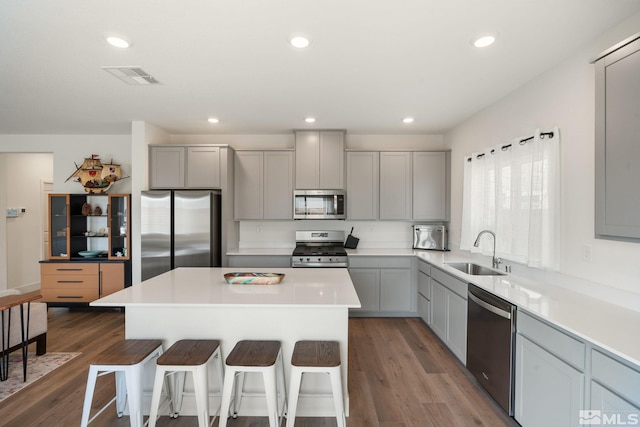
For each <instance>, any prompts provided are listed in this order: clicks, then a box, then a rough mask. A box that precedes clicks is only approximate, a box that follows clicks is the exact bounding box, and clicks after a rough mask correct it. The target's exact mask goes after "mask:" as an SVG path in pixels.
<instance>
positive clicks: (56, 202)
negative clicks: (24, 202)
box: [49, 194, 71, 259]
mask: <svg viewBox="0 0 640 427" xmlns="http://www.w3.org/2000/svg"><path fill="white" fill-rule="evenodd" d="M69 234H70V230H69V195H68V194H49V258H51V259H69V258H70V257H71V253H70V251H69Z"/></svg>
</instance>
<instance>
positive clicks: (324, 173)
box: [295, 130, 344, 190]
mask: <svg viewBox="0 0 640 427" xmlns="http://www.w3.org/2000/svg"><path fill="white" fill-rule="evenodd" d="M295 187H296V189H299V190H343V189H344V131H341V130H336V131H296V183H295Z"/></svg>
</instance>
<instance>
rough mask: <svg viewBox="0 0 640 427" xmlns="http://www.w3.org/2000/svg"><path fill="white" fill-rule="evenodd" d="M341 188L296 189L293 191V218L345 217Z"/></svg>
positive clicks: (343, 197)
mask: <svg viewBox="0 0 640 427" xmlns="http://www.w3.org/2000/svg"><path fill="white" fill-rule="evenodd" d="M346 217H347V215H346V204H345V193H344V191H342V190H296V191H294V192H293V219H345V218H346Z"/></svg>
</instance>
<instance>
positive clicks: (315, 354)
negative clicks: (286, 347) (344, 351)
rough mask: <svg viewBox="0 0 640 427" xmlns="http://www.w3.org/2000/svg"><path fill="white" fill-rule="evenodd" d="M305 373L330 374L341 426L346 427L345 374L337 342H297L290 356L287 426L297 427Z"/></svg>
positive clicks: (334, 401) (334, 402) (337, 417)
mask: <svg viewBox="0 0 640 427" xmlns="http://www.w3.org/2000/svg"><path fill="white" fill-rule="evenodd" d="M305 373H314V374H328V375H329V380H330V381H331V393H332V395H333V404H334V407H335V411H336V422H337V424H338V427H346V423H347V421H346V416H345V413H344V397H343V393H342V372H341V366H340V343H338V342H337V341H298V342H296V344H295V346H294V347H293V354H292V355H291V382H290V385H289V402H288V404H287V408H288V413H287V427H294V424H295V422H296V411H297V409H298V397H299V396H300V384H301V383H302V375H303V374H305Z"/></svg>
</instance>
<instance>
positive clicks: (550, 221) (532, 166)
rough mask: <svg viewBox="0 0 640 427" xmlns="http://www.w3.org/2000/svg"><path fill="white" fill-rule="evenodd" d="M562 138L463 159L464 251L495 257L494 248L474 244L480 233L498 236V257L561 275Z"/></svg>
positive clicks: (543, 137)
mask: <svg viewBox="0 0 640 427" xmlns="http://www.w3.org/2000/svg"><path fill="white" fill-rule="evenodd" d="M559 200H560V135H559V131H558V129H557V128H555V129H554V130H553V131H551V132H543V133H541V132H539V131H536V134H535V136H533V137H531V138H527V139H524V140H516V141H514V142H513V143H511V144H507V145H502V146H497V147H492V148H490V149H487V150H485V151H484V152H481V153H474V154H473V155H471V156H469V157H467V158H465V165H464V188H463V205H462V235H461V241H460V249H464V250H470V251H472V252H482V253H484V254H487V255H488V254H491V253H492V250H493V242H491V240H490V239H488V238H487V239H483V240H482V241H481V245H480V248H475V247H474V246H473V242H474V241H475V239H476V237H477V235H478V233H479V232H480V231H482V230H491V231H493V232H495V234H496V256H498V257H501V258H505V259H509V260H512V261H515V262H519V263H523V264H526V265H529V266H531V267H538V268H546V269H551V270H558V269H559V257H558V239H559V224H560V202H559Z"/></svg>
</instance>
